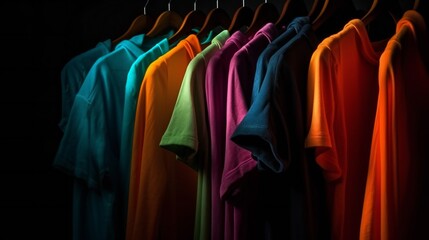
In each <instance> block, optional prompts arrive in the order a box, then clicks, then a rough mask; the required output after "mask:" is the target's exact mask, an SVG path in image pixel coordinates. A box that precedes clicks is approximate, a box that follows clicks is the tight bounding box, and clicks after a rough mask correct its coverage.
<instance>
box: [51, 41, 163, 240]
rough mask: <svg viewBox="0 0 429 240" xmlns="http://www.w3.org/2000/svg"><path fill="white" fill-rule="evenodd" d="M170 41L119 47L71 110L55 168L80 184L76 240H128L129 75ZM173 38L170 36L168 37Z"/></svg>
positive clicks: (97, 67) (99, 65) (94, 71)
mask: <svg viewBox="0 0 429 240" xmlns="http://www.w3.org/2000/svg"><path fill="white" fill-rule="evenodd" d="M165 37H166V36H162V37H159V38H145V35H144V34H141V35H137V36H134V37H133V38H131V39H130V40H124V41H122V42H120V43H119V44H118V45H117V46H116V48H115V50H114V51H112V52H111V53H108V54H106V55H105V56H103V57H101V58H99V59H98V60H97V61H96V62H95V63H94V65H93V66H92V67H91V69H90V71H89V72H88V74H87V76H86V78H85V80H84V82H83V84H82V86H81V88H80V90H79V91H78V93H77V94H76V97H75V99H74V103H73V105H72V107H71V111H70V115H69V120H68V124H67V125H66V128H65V130H64V135H63V138H62V139H61V142H60V145H59V148H58V151H57V154H56V156H55V159H54V162H53V166H54V167H55V168H58V169H60V170H62V171H63V172H65V173H68V174H70V175H72V176H73V177H74V178H75V179H76V183H75V185H78V186H76V187H75V191H74V192H73V194H74V196H73V197H74V198H73V199H74V201H76V202H74V203H73V204H74V205H75V208H74V211H75V212H74V213H73V217H74V218H75V217H80V219H74V220H73V223H74V224H76V225H77V226H73V230H75V231H74V232H73V235H74V236H73V238H74V239H79V240H82V239H91V240H97V239H100V240H108V239H112V240H113V239H124V238H125V226H126V219H123V216H124V215H125V214H123V213H122V212H121V211H124V208H123V206H122V205H121V204H122V202H121V201H118V199H122V197H120V196H119V195H120V194H123V193H124V191H123V189H122V188H123V186H121V181H120V159H119V158H120V139H121V138H120V137H121V131H122V117H123V108H124V95H125V85H126V81H127V75H128V72H129V70H130V67H131V66H132V64H133V63H134V61H136V60H137V59H138V57H139V56H141V55H142V54H144V53H145V52H146V51H148V50H149V49H151V48H152V47H153V46H154V45H155V44H156V43H158V42H159V41H160V40H161V39H164V38H165ZM167 37H168V36H167Z"/></svg>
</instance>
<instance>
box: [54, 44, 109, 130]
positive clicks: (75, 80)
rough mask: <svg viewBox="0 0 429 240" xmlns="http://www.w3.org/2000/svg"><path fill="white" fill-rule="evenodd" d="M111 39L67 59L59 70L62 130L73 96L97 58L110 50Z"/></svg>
mask: <svg viewBox="0 0 429 240" xmlns="http://www.w3.org/2000/svg"><path fill="white" fill-rule="evenodd" d="M111 44H112V43H111V40H110V39H107V40H105V41H103V42H99V43H98V44H97V45H96V46H95V47H94V48H91V49H90V50H88V51H86V52H83V53H81V54H79V55H77V56H75V57H73V58H72V59H71V60H70V61H68V62H67V63H66V64H65V65H64V67H63V68H62V70H61V120H60V123H59V124H58V125H59V127H60V129H61V130H62V131H63V132H64V129H65V128H66V125H67V121H68V118H69V114H70V110H71V107H72V105H73V101H74V98H75V96H76V94H77V92H78V91H79V89H80V87H81V86H82V83H83V80H84V79H85V77H86V75H87V74H88V72H89V70H90V69H91V67H92V65H93V64H94V63H95V61H97V59H98V58H100V57H102V56H104V55H106V54H107V53H109V52H110V51H111V50H110V49H111Z"/></svg>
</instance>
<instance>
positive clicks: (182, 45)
mask: <svg viewBox="0 0 429 240" xmlns="http://www.w3.org/2000/svg"><path fill="white" fill-rule="evenodd" d="M199 52H201V47H200V43H199V41H198V38H197V37H196V35H195V34H191V35H189V36H188V37H186V39H184V40H181V41H180V42H179V43H178V44H177V45H176V47H174V48H172V49H171V50H170V51H168V52H167V53H165V54H164V55H163V56H161V57H159V58H158V59H156V60H155V61H153V62H152V63H151V64H150V65H149V67H148V68H147V70H146V73H145V76H144V79H143V82H142V85H141V88H140V92H139V96H138V102H137V108H136V109H137V110H136V117H135V124H134V136H133V149H132V160H131V161H132V162H131V171H130V185H129V197H128V220H127V240H131V239H192V238H193V232H194V220H195V199H196V188H197V174H196V171H195V170H193V169H192V168H190V167H189V166H187V165H185V164H184V163H183V162H180V161H177V160H176V156H175V154H174V153H172V152H170V151H167V150H165V149H163V148H161V147H159V143H160V141H161V138H162V135H163V134H164V132H165V130H166V128H167V126H168V123H169V121H170V118H171V114H172V113H173V109H174V105H175V103H176V99H177V95H178V93H179V89H180V86H181V84H182V80H183V77H184V75H185V71H186V68H187V66H188V64H189V62H190V61H191V60H192V59H193V58H194V57H195V55H197V54H198V53H199Z"/></svg>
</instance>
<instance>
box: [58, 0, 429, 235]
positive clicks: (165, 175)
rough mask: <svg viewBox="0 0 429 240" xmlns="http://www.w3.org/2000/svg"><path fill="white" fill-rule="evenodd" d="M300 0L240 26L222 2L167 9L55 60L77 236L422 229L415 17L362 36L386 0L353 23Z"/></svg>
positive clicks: (420, 39)
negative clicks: (204, 9) (205, 8)
mask: <svg viewBox="0 0 429 240" xmlns="http://www.w3.org/2000/svg"><path fill="white" fill-rule="evenodd" d="M299 2H300V4H303V3H302V1H287V2H286V3H285V7H284V8H283V9H282V13H281V14H277V9H275V8H273V5H272V4H270V3H267V2H265V3H263V4H261V5H260V6H258V8H257V9H256V10H255V12H254V14H250V13H251V12H249V11H247V10H246V11H247V13H246V14H247V15H245V16H247V22H246V23H242V24H238V25H236V24H233V23H234V22H235V21H238V18H237V17H234V18H233V20H232V21H229V18H227V17H226V16H227V15H225V12H224V10H222V9H221V8H219V7H218V6H217V8H216V9H213V10H212V11H211V12H210V13H209V14H208V15H207V16H205V15H204V14H202V13H201V12H198V11H197V10H196V8H195V7H194V10H193V11H191V12H190V13H189V14H188V15H186V16H185V18H184V19H183V20H182V18H181V17H180V16H179V15H178V14H177V13H175V12H173V11H171V9H170V7H169V8H168V10H167V11H166V12H163V13H161V14H160V15H159V16H158V18H157V21H155V23H154V25H152V26H151V27H150V29H147V31H145V32H144V33H143V32H141V31H137V29H141V27H142V25H145V24H146V21H147V20H144V19H146V18H140V16H139V18H136V20H135V21H134V22H133V24H132V25H131V27H130V28H129V30H128V31H127V33H126V34H124V35H123V36H121V37H120V38H118V39H116V41H115V40H113V41H111V40H109V39H108V40H106V41H103V42H100V43H99V44H97V45H96V46H95V47H94V48H92V49H89V50H88V51H86V52H84V53H82V54H80V55H78V56H76V57H74V58H73V59H71V60H70V61H69V62H68V63H67V64H66V65H65V66H64V68H63V70H62V73H61V74H62V75H61V81H62V97H63V98H62V101H63V102H62V119H61V122H60V127H61V129H62V130H63V132H64V135H63V138H62V139H61V143H60V145H59V149H58V152H57V155H56V157H55V159H54V163H53V165H54V166H55V167H56V168H58V169H61V170H62V171H64V172H65V173H68V174H70V175H71V176H73V177H74V179H75V182H74V189H73V238H74V239H128V240H131V239H284V238H291V239H359V238H360V239H407V237H409V236H414V235H415V236H417V234H420V233H422V232H424V231H423V230H424V226H425V224H426V223H427V220H425V218H424V216H425V214H426V213H428V209H427V207H425V204H424V203H425V202H426V200H427V199H426V198H427V196H426V195H428V186H427V184H426V182H429V181H427V179H426V177H425V174H424V171H425V170H426V169H427V167H428V166H427V163H425V161H424V160H425V159H427V154H426V153H425V151H424V146H425V145H427V140H426V139H425V136H426V134H427V132H428V127H426V126H425V123H426V122H427V121H426V120H428V119H427V118H428V117H429V116H428V111H427V110H428V109H427V107H428V104H427V100H425V99H424V96H426V94H427V93H428V92H429V89H428V84H429V81H428V78H427V76H428V70H427V66H428V65H427V63H428V61H427V56H428V55H425V54H422V53H426V52H427V50H426V49H427V48H425V47H424V46H425V44H424V43H425V41H426V39H427V38H426V36H425V35H426V34H427V29H426V27H425V23H424V19H423V16H422V15H421V14H420V13H419V12H418V11H416V10H408V11H404V12H403V13H402V16H401V17H400V18H398V19H399V20H398V22H395V24H394V25H395V30H394V31H393V32H391V33H390V37H388V38H386V39H383V40H381V41H374V40H373V41H371V40H372V39H371V37H372V36H370V34H369V31H368V26H371V24H372V23H375V22H376V21H377V17H378V16H383V15H381V13H382V12H383V11H385V12H393V10H394V8H393V7H391V5H389V4H387V2H384V1H380V2H379V1H374V4H373V5H372V7H371V9H370V10H369V11H368V12H366V13H365V14H364V17H362V19H359V18H353V17H352V16H353V15H348V14H353V13H356V12H354V11H352V10H351V8H350V7H351V5H349V4H351V2H349V1H341V3H340V2H336V1H324V2H323V4H321V2H320V1H315V5H314V6H313V7H312V8H311V9H312V10H311V11H310V13H309V14H306V13H299V12H293V11H292V9H299V8H298V7H297V6H298V5H299ZM316 2H318V4H319V5H320V6H319V7H317V6H316V5H317V4H316ZM292 3H295V5H292ZM378 4H386V5H378ZM292 6H295V8H293V7H292ZM301 6H303V5H301ZM380 6H382V7H380ZM420 7H421V5H419V4H418V3H417V1H416V4H415V6H414V8H415V9H420ZM243 9H247V8H246V7H245V5H244V4H243V7H242V8H240V10H237V11H236V14H238V12H239V11H242V10H243ZM314 9H319V10H318V11H317V10H314ZM322 9H323V10H322ZM243 11H244V10H243ZM339 12H342V13H343V14H341V15H335V14H336V13H339ZM249 14H250V15H249ZM142 16H146V15H145V14H144V15H142ZM209 16H211V17H209ZM215 16H217V17H215ZM235 16H237V15H235ZM249 16H251V18H249ZM139 19H140V20H139ZM210 19H211V20H210ZM234 19H235V21H234ZM346 19H347V21H346ZM221 20H222V21H221ZM226 20H227V21H226ZM249 20H251V21H249ZM235 23H237V22H235ZM140 24H142V25H140ZM133 26H139V27H137V28H134V27H133ZM201 33H203V34H202V35H201ZM199 34H200V35H199ZM376 37H379V35H375V36H374V38H376ZM392 86H395V87H392ZM411 203H413V204H411ZM409 205H410V206H409ZM405 209H406V210H405Z"/></svg>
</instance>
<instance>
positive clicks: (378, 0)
mask: <svg viewBox="0 0 429 240" xmlns="http://www.w3.org/2000/svg"><path fill="white" fill-rule="evenodd" d="M401 16H402V9H401V7H400V6H399V3H398V2H397V1H391V0H373V2H372V5H371V7H370V9H369V10H368V11H367V12H366V13H365V15H364V16H363V17H362V18H361V20H362V22H363V23H364V24H365V26H366V27H367V32H368V35H369V38H370V39H371V40H373V41H377V40H382V39H388V38H390V37H391V36H392V35H393V34H395V32H396V23H397V21H398V19H399V18H400V17H401Z"/></svg>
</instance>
